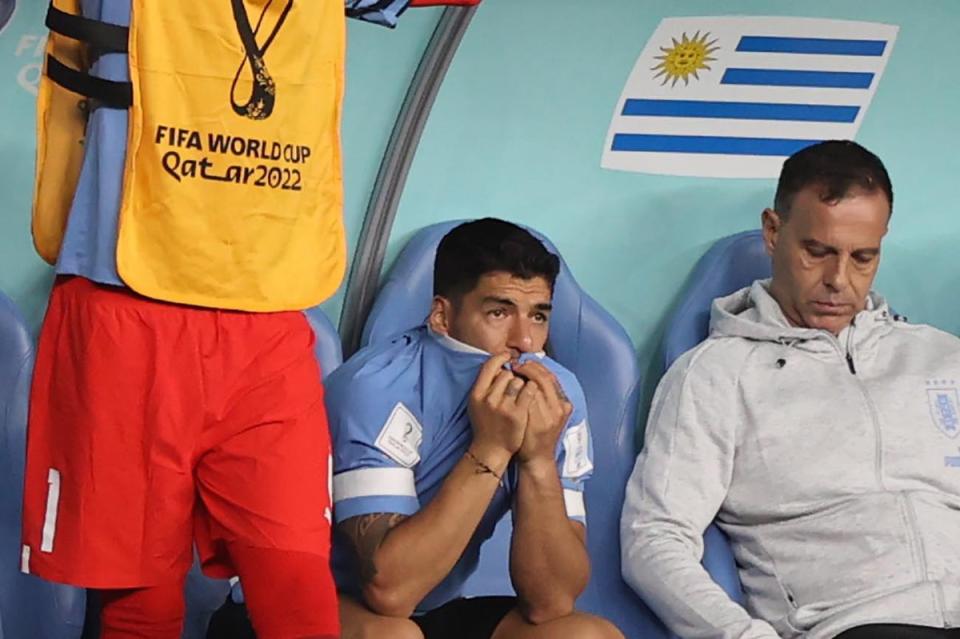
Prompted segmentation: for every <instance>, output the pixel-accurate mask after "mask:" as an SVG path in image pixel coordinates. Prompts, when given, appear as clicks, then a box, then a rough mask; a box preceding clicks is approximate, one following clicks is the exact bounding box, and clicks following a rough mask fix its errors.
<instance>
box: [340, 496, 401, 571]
mask: <svg viewBox="0 0 960 639" xmlns="http://www.w3.org/2000/svg"><path fill="white" fill-rule="evenodd" d="M406 518H407V516H406V515H401V514H398V513H371V514H369V515H361V516H359V517H351V518H350V519H347V520H346V521H344V522H343V523H341V524H340V527H341V530H342V531H343V532H344V533H345V534H346V535H347V537H349V538H350V541H351V542H352V543H353V549H354V552H356V553H357V565H358V567H359V571H360V583H361V584H362V585H364V586H365V585H367V584H368V583H370V582H371V581H372V580H373V578H374V577H375V576H376V575H377V566H376V564H375V562H374V560H373V556H374V555H375V554H376V552H377V549H378V548H379V547H380V544H382V543H383V540H384V538H385V537H386V536H387V533H388V532H390V529H391V528H394V527H395V526H396V525H397V524H399V523H400V522H402V521H403V520H404V519H406Z"/></svg>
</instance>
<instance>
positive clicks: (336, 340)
mask: <svg viewBox="0 0 960 639" xmlns="http://www.w3.org/2000/svg"><path fill="white" fill-rule="evenodd" d="M304 314H305V315H306V316H307V321H308V322H309V323H310V327H311V328H312V329H313V334H314V336H315V338H316V343H315V344H314V348H313V351H314V354H315V355H316V356H317V362H318V363H319V364H320V370H321V372H322V375H323V377H324V378H326V376H327V375H329V374H330V373H331V372H332V371H333V370H334V369H335V368H336V367H337V366H339V365H340V364H342V363H343V352H342V350H341V346H340V335H339V334H338V333H337V329H336V328H334V326H333V324H332V323H331V322H330V320H329V319H328V318H327V315H326V313H324V312H323V311H322V310H320V307H314V308H310V309H307V310H306V311H304ZM227 593H231V586H230V584H229V582H228V581H227V580H224V579H210V578H209V577H205V576H204V575H203V573H201V572H200V566H199V564H198V563H197V562H194V565H193V568H192V569H191V570H190V574H189V575H187V585H186V599H187V614H186V621H185V622H184V628H183V635H182V637H183V639H204V637H206V636H207V628H208V627H209V626H210V619H211V617H213V613H214V612H216V611H217V609H218V608H220V606H222V605H223V602H224V601H226V598H227ZM231 597H232V598H233V599H234V601H236V602H238V603H240V602H243V589H242V588H241V586H240V583H239V582H237V583H236V584H234V586H233V588H232V593H231ZM0 639H3V637H0Z"/></svg>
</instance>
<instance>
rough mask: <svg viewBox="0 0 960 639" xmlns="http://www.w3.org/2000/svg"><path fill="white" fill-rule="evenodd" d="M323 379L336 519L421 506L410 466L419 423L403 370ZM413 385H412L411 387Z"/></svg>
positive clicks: (414, 459)
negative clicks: (407, 390)
mask: <svg viewBox="0 0 960 639" xmlns="http://www.w3.org/2000/svg"><path fill="white" fill-rule="evenodd" d="M338 372H339V370H338V371H334V373H333V374H332V375H331V376H330V378H328V380H327V381H328V385H327V410H328V419H329V423H330V435H331V439H332V443H333V515H334V519H335V521H336V522H337V523H340V522H341V521H344V520H345V519H349V518H350V517H357V516H359V515H367V514H370V513H399V514H403V515H412V514H414V513H416V512H417V511H418V510H419V508H420V502H419V500H418V498H417V491H416V484H415V481H414V469H415V468H416V466H417V464H418V463H419V461H420V444H421V442H422V440H423V428H422V427H421V425H420V424H421V422H420V419H421V418H420V415H418V414H417V413H416V412H415V408H414V406H416V404H417V403H418V402H414V401H412V397H409V396H407V395H410V394H412V393H409V394H408V393H403V392H398V391H397V390H396V389H397V388H398V387H400V388H402V387H403V386H404V385H403V384H402V381H403V377H404V375H403V374H402V371H401V374H400V375H399V377H400V379H399V380H398V379H397V372H396V371H394V370H390V369H389V368H388V369H387V370H385V371H376V372H372V373H371V372H370V371H364V370H360V371H358V372H357V373H356V374H347V375H345V376H343V377H338V376H337V373H338ZM412 388H414V387H413V386H411V389H412Z"/></svg>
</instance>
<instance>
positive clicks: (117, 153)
mask: <svg viewBox="0 0 960 639" xmlns="http://www.w3.org/2000/svg"><path fill="white" fill-rule="evenodd" d="M81 8H82V11H83V15H84V16H85V17H87V18H91V19H93V20H101V21H103V22H109V23H111V24H118V25H121V26H128V25H129V24H130V0H83V2H82V3H81ZM90 73H91V74H92V75H95V76H97V77H100V78H104V79H107V80H115V81H117V82H127V81H129V80H130V71H129V69H128V67H127V56H126V54H124V53H107V54H104V55H102V56H100V58H99V59H98V60H97V61H96V62H94V64H93V68H92V69H91V70H90ZM126 153H127V110H126V109H113V108H110V107H104V106H101V107H98V108H96V109H94V110H93V112H92V113H91V114H90V120H89V121H88V122H87V135H86V139H85V140H84V153H83V165H82V167H81V169H80V179H79V182H78V183H77V190H76V192H75V193H74V195H73V204H72V205H71V207H70V214H69V217H68V218H67V229H66V233H64V236H63V244H62V245H61V248H60V257H59V259H58V260H57V273H61V274H67V275H82V276H83V277H86V278H87V279H91V280H93V281H95V282H100V283H101V284H114V285H118V286H119V285H122V284H123V282H122V281H121V280H120V276H119V275H118V274H117V219H118V217H119V212H120V196H121V193H122V191H123V174H124V162H125V160H126Z"/></svg>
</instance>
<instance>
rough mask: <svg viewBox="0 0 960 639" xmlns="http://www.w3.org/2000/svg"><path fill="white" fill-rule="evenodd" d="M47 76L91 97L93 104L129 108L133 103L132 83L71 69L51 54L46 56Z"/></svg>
mask: <svg viewBox="0 0 960 639" xmlns="http://www.w3.org/2000/svg"><path fill="white" fill-rule="evenodd" d="M47 76H48V77H49V78H50V79H51V80H53V81H54V82H56V83H57V84H59V85H60V86H62V87H63V88H64V89H67V90H68V91H73V92H74V93H77V94H79V95H83V96H86V97H88V98H91V99H92V100H94V101H95V103H97V104H94V106H101V105H102V106H108V107H111V108H113V109H129V108H130V106H131V105H132V104H133V85H131V84H130V83H129V82H115V81H114V80H104V79H103V78H98V77H97V76H95V75H90V74H89V73H84V72H82V71H77V70H76V69H71V68H70V67H68V66H67V65H65V64H64V63H62V62H60V61H59V60H57V59H56V58H55V57H53V56H52V55H48V56H47Z"/></svg>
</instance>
